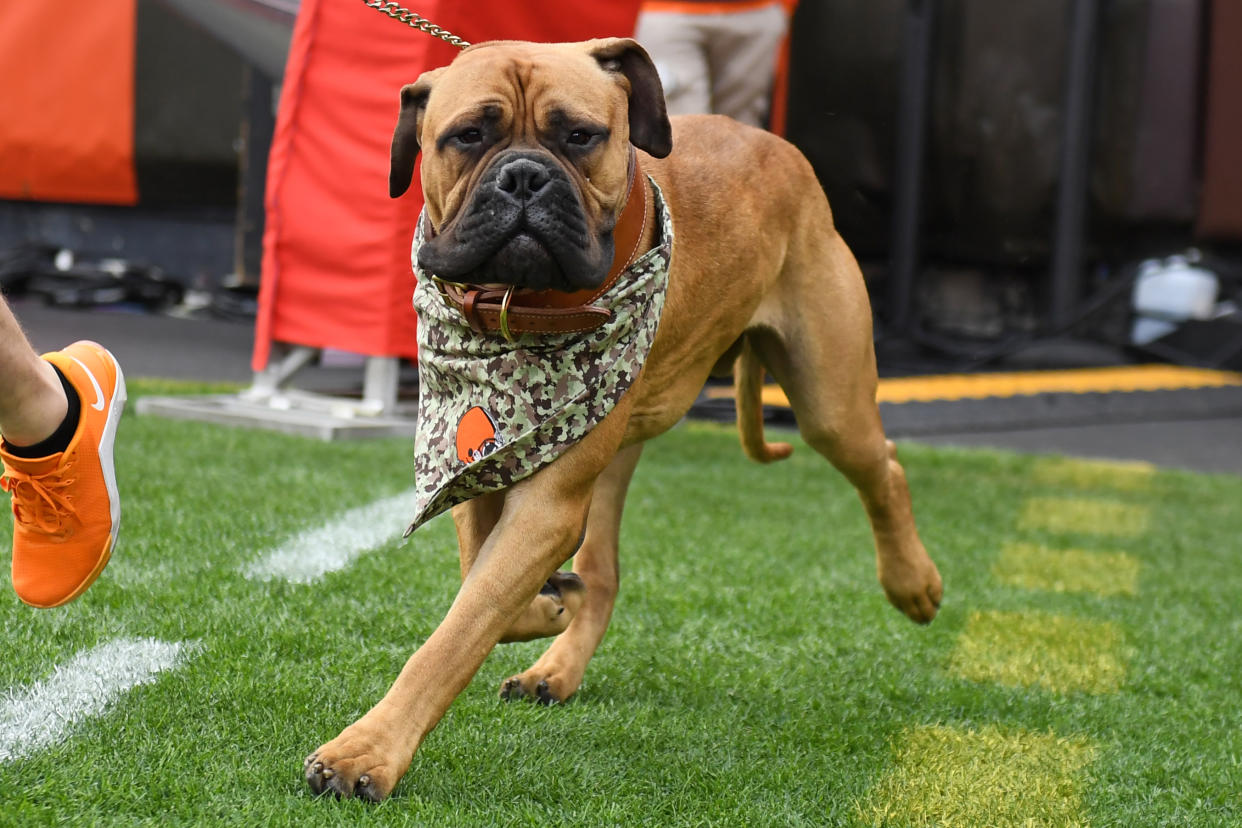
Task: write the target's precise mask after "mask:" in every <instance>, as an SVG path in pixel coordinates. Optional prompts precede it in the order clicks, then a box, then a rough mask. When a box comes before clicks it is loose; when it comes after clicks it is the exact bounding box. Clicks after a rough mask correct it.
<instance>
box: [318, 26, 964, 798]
mask: <svg viewBox="0 0 1242 828" xmlns="http://www.w3.org/2000/svg"><path fill="white" fill-rule="evenodd" d="M419 153H421V155H422V186H423V191H424V196H425V201H426V204H425V222H426V224H427V228H426V230H427V236H428V238H427V240H426V242H425V243H424V244H423V246H422V248H421V249H420V251H419V254H418V264H419V265H420V266H421V269H422V270H423V271H424V272H430V273H434V274H435V275H436V277H437V278H438V279H442V280H443V282H444V288H443V292H444V297H445V301H446V302H450V301H451V302H452V303H453V306H454V307H455V308H457V309H459V310H460V312H461V313H463V314H465V315H467V316H470V317H471V319H472V321H471V327H472V329H473V330H476V331H477V336H479V337H493V338H494V337H499V336H501V335H502V334H503V335H505V336H508V337H512V336H518V335H528V334H529V335H533V336H535V337H538V336H539V335H541V332H543V331H550V332H553V333H556V332H563V331H566V330H573V329H574V328H573V327H572V326H571V325H568V324H567V323H566V322H565V321H564V319H563V318H562V317H567V316H568V317H574V316H582V315H583V314H584V313H587V311H589V310H590V308H591V305H590V303H589V301H587V302H585V303H583V299H586V300H589V299H590V298H591V297H592V296H594V295H596V294H597V292H598V290H599V288H600V286H601V285H602V284H604V283H605V282H606V281H607V280H608V279H609V278H612V277H613V276H615V270H616V268H615V265H616V263H617V262H619V261H623V260H633V257H634V255H635V254H638V253H641V252H642V251H645V250H647V249H648V248H651V247H652V246H653V244H655V243H656V242H657V241H658V238H657V236H658V235H659V234H660V232H661V228H660V227H659V226H658V223H657V221H656V220H655V218H654V216H653V215H652V214H653V212H654V211H653V210H652V209H651V206H652V203H653V199H654V198H655V197H656V193H659V194H660V195H661V196H662V200H663V203H664V205H665V206H666V207H667V210H668V212H669V213H670V214H671V220H672V227H673V236H674V241H673V244H672V264H671V267H670V268H669V270H668V276H667V291H666V295H665V298H664V305H663V313H662V316H661V318H660V319H659V324H658V330H657V332H656V333H655V336H654V341H653V342H652V344H651V346H650V350H649V353H648V355H647V359H646V361H645V365H644V366H643V368H642V370H641V372H640V373H639V375H638V376H637V377H636V378H635V379H634V381H633V382H632V384H631V385H630V386H629V387H628V390H626V391H625V392H624V393H623V394H622V395H621V396H620V398H619V399H618V400H617V401H616V403H615V405H614V406H613V407H612V408H611V410H610V411H609V412H608V413H607V415H606V416H604V417H603V419H602V420H600V421H599V422H598V423H596V424H595V425H594V426H593V427H592V428H591V429H590V430H589V432H588V433H587V434H586V435H585V436H584V437H582V439H581V440H580V441H578V442H576V443H574V444H573V445H571V446H570V447H569V448H568V449H567V450H565V451H564V452H563V453H562V454H560V456H558V457H557V458H556V459H555V460H553V461H551V462H550V463H548V464H546V465H544V466H542V467H541V468H539V469H538V470H537V471H536V472H534V473H533V474H531V475H530V476H528V477H526V478H524V479H522V480H520V481H519V482H517V483H515V484H513V485H512V486H510V487H508V488H506V489H503V490H500V491H494V492H491V493H487V494H484V495H481V496H478V497H474V498H473V499H470V500H466V501H465V502H462V503H459V504H458V505H456V506H454V507H453V509H452V515H453V520H454V523H455V525H456V530H457V536H458V541H459V545H460V552H461V573H462V585H461V589H460V591H459V592H458V593H457V596H456V598H455V600H454V601H453V604H452V606H451V608H450V609H449V611H448V613H447V615H446V616H445V618H444V620H443V621H442V622H441V623H440V625H439V626H438V627H437V628H436V630H435V631H434V633H432V635H431V636H430V637H429V638H428V639H427V640H426V642H425V643H424V644H423V645H422V646H421V647H419V648H418V650H417V651H416V652H415V653H414V654H413V655H412V656H411V657H410V659H409V661H408V662H407V663H406V665H405V667H404V668H403V669H402V670H401V672H400V674H399V675H398V676H397V678H396V681H395V682H394V684H393V685H392V687H391V689H390V690H389V691H388V693H387V694H386V695H385V696H384V697H383V698H382V699H381V700H380V701H379V702H378V703H377V704H375V706H374V707H373V708H371V709H370V710H369V711H368V712H367V713H366V714H365V715H363V716H362V717H361V718H360V719H359V720H358V721H356V722H354V723H353V724H351V725H349V726H348V727H346V728H345V729H344V731H342V732H341V733H340V735H339V736H337V737H336V738H335V739H333V740H331V741H330V742H328V743H326V744H324V745H322V746H320V747H319V748H318V749H316V750H315V751H314V752H313V753H311V754H310V756H308V757H307V758H306V759H305V765H304V770H305V776H306V780H307V782H308V783H309V784H310V786H311V788H312V789H313V790H314V791H315V792H316V793H323V792H329V791H330V792H333V793H335V794H336V795H338V796H342V797H351V796H359V797H363V798H365V799H369V800H377V801H378V800H382V799H384V798H385V797H386V796H388V795H389V793H391V792H392V790H393V787H394V786H395V785H396V784H397V781H398V780H399V779H400V778H401V777H402V775H403V774H404V773H405V772H406V769H407V768H408V767H409V765H410V762H411V759H412V757H413V756H414V753H415V751H416V750H417V749H418V747H419V745H420V743H421V742H422V741H423V739H424V738H425V737H426V736H427V734H428V733H430V732H431V730H432V729H433V728H434V727H435V726H436V724H437V722H439V721H440V718H441V717H442V716H443V714H444V712H445V710H446V709H447V708H448V706H449V704H450V703H451V702H452V701H453V699H454V698H455V697H456V696H457V695H458V694H459V693H460V692H461V691H462V690H463V689H464V688H465V687H466V685H467V684H468V683H469V682H470V681H471V679H472V678H473V676H474V674H475V672H476V671H477V670H478V669H479V667H480V665H481V664H482V663H483V661H484V659H485V658H486V657H487V655H488V653H489V652H491V650H492V648H493V647H494V646H495V645H496V644H497V643H499V642H504V641H513V640H528V639H531V638H534V637H539V636H555V639H554V640H553V642H552V644H551V646H550V647H549V648H548V649H547V651H546V652H545V653H544V654H543V655H542V656H541V657H540V658H539V659H538V660H537V661H536V662H535V663H534V664H533V665H532V666H531V667H530V669H528V670H527V671H526V672H524V673H521V674H519V675H516V676H513V677H511V678H509V679H507V680H505V681H504V682H503V683H502V686H501V696H502V697H503V698H505V699H518V698H525V699H531V700H535V701H540V702H544V703H551V702H559V701H564V700H565V699H568V698H569V697H570V696H572V695H573V693H574V692H575V691H576V690H577V689H578V687H579V684H580V683H581V681H582V677H583V673H584V671H585V670H586V666H587V662H588V661H589V660H590V658H591V656H592V654H593V653H594V651H595V649H596V646H597V645H598V644H599V642H600V640H601V639H602V637H603V635H604V632H605V629H606V628H607V626H608V621H609V618H610V616H611V615H612V610H613V602H614V599H615V597H616V595H617V589H618V567H617V546H618V537H619V533H620V524H621V512H622V507H623V505H624V501H625V495H626V489H627V488H628V486H629V482H630V478H631V475H632V474H633V473H634V468H635V466H636V464H637V463H638V459H639V453H640V452H641V451H642V446H643V442H644V441H645V440H648V439H650V438H652V437H654V436H656V435H658V434H660V433H661V432H663V431H665V430H667V429H668V428H670V427H671V426H673V425H674V424H675V423H677V422H678V421H679V420H680V419H681V418H682V416H683V415H684V414H685V413H686V411H687V409H689V407H690V405H691V404H692V403H693V402H694V401H695V399H696V397H697V396H698V395H699V393H700V391H701V390H702V389H703V387H704V383H705V382H706V381H707V379H708V378H709V377H712V376H721V375H726V376H727V375H728V374H729V372H733V373H734V375H735V383H736V389H737V411H738V423H739V430H740V434H741V442H742V446H743V448H744V450H745V452H746V454H748V455H749V456H750V457H752V458H754V459H756V460H759V461H761V462H769V461H772V460H777V459H781V458H783V457H785V456H787V455H788V454H789V452H790V451H791V448H790V446H789V445H788V444H784V443H768V442H766V441H765V439H764V436H763V433H762V410H761V403H760V387H761V383H762V381H763V376H764V372H765V371H766V372H767V373H769V374H770V375H771V376H772V377H773V378H775V380H776V381H777V382H778V383H779V384H780V386H781V388H782V389H784V391H785V394H786V395H787V396H788V399H789V402H790V404H791V405H792V407H793V410H794V412H795V414H796V416H797V423H798V429H799V431H800V432H801V434H802V436H803V438H804V439H805V440H806V442H807V443H808V444H809V445H810V446H811V447H812V448H813V449H814V450H815V451H817V452H819V453H820V454H822V455H823V456H824V457H825V458H827V460H828V461H829V462H830V463H832V465H833V466H835V467H836V468H837V469H838V470H839V471H840V472H842V473H843V474H844V475H845V476H846V478H848V479H849V481H850V483H852V484H853V486H854V487H855V488H856V489H857V491H858V494H859V496H860V498H861V500H862V503H863V506H864V508H865V510H866V514H867V517H868V519H869V520H870V523H871V527H872V530H873V532H874V536H875V554H876V565H877V570H878V574H879V580H880V583H881V585H882V586H883V588H884V592H885V594H886V595H887V597H888V600H889V601H890V602H891V603H892V604H893V605H894V606H895V607H896V608H897V609H899V610H901V611H902V612H903V613H905V614H906V615H907V616H909V617H910V618H911V619H913V620H914V621H916V622H919V623H927V622H929V621H931V620H932V618H933V617H934V616H935V615H936V611H937V609H938V606H939V604H940V600H941V591H942V587H941V579H940V575H939V573H938V572H937V570H936V566H935V564H934V563H933V562H932V560H931V558H929V557H928V555H927V552H926V551H925V550H924V548H923V544H922V542H921V541H920V540H919V536H918V533H917V531H916V529H915V524H914V518H913V515H912V511H911V505H910V494H909V491H908V489H907V485H906V477H905V473H904V472H903V470H902V467H901V465H900V463H899V462H898V460H897V452H896V450H895V448H894V445H893V443H892V442H890V441H888V440H886V439H885V436H884V432H883V429H882V427H881V423H880V416H879V412H878V409H877V407H876V399H875V398H876V382H877V380H876V364H875V354H874V349H873V344H872V331H871V309H870V305H869V302H868V297H867V292H866V290H865V287H864V284H863V279H862V276H861V274H860V272H859V269H858V266H857V264H856V262H855V260H854V257H853V255H852V254H851V253H850V250H849V249H848V248H847V247H846V244H845V242H844V241H843V240H842V238H841V236H840V235H838V233H837V231H836V230H835V229H834V227H833V220H832V213H831V211H830V210H829V206H828V201H827V199H826V198H825V196H824V193H823V190H822V189H821V187H820V185H819V183H818V182H817V181H816V178H815V175H814V173H813V172H812V169H811V165H810V164H809V163H808V162H807V160H806V159H805V158H804V157H803V156H802V154H801V153H800V152H799V151H798V150H797V149H795V148H794V147H793V146H792V145H790V144H789V143H787V142H786V141H784V140H782V139H781V138H779V137H777V136H775V135H772V134H770V133H767V132H763V131H761V130H758V129H753V128H751V127H748V126H744V125H741V124H739V123H736V122H734V121H731V120H728V119H725V118H722V117H716V116H688V117H674V118H669V117H668V115H667V113H666V111H665V106H664V99H663V93H662V90H661V86H660V81H659V78H658V76H657V74H656V70H655V68H654V66H653V65H652V62H651V60H650V58H649V57H648V56H647V54H646V53H645V52H644V51H643V49H642V48H641V47H640V46H639V45H638V44H637V43H635V42H634V41H632V40H627V39H606V40H593V41H589V42H585V43H568V44H534V43H519V42H489V43H482V44H478V45H475V46H472V47H470V48H468V49H465V50H464V51H462V52H461V53H460V54H459V55H458V56H457V58H456V59H455V60H454V61H453V63H452V64H451V65H449V66H447V67H444V68H440V69H436V70H433V71H430V72H427V73H425V74H424V75H422V76H421V77H420V78H419V79H418V80H417V82H416V83H413V84H411V85H408V86H406V87H404V88H403V89H402V90H401V107H400V115H399V119H398V123H397V126H396V130H395V133H394V135H393V141H392V166H391V178H390V190H391V195H393V196H394V197H395V196H398V195H400V194H402V193H403V192H404V191H405V190H406V189H407V188H408V187H409V186H410V183H411V177H412V175H413V171H414V163H415V157H416V156H417V155H418V154H419ZM636 168H638V169H639V170H640V174H637V175H636V174H635V169H636ZM648 177H649V179H650V181H649V180H648ZM651 181H654V182H655V185H657V187H658V189H657V187H653V186H652V185H651V183H650V182H651ZM633 204H641V206H642V209H641V210H639V209H638V208H633V209H627V208H628V207H629V206H630V205H633ZM627 213H628V214H629V216H630V217H627V215H626V214H627ZM634 215H638V216H639V218H638V219H633V218H632V216H634ZM622 236H624V238H622ZM622 278H624V277H622ZM510 289H512V290H510ZM506 295H507V298H506ZM524 296H535V297H543V300H544V301H542V305H541V303H540V302H539V301H536V302H534V303H533V304H532V303H531V302H526V303H525V309H524V310H523V308H522V302H523V300H522V297H524ZM558 297H559V299H558ZM506 302H508V303H512V307H507V306H506V305H505V303H506ZM580 305H581V306H580ZM498 308H499V310H500V311H501V312H500V313H497V310H498ZM506 309H508V310H511V311H512V313H511V315H510V319H509V325H510V327H509V328H507V329H504V330H501V329H502V328H504V327H505V326H504V324H503V323H504V321H505V320H504V319H503V317H504V315H505V314H504V311H505V310H506ZM584 309H585V310H584ZM587 315H588V316H589V314H587ZM584 318H585V317H584ZM424 324H425V323H424ZM585 324H593V323H589V322H588V323H585ZM512 327H517V328H518V331H517V333H515V332H514V331H513V330H512ZM532 332H533V334H532ZM556 335H562V334H560V333H557V334H556ZM484 442H486V441H484ZM486 451H487V449H485V448H471V449H467V450H464V455H465V456H464V459H470V460H473V459H474V458H475V457H476V454H477V456H482V455H484V454H486ZM472 452H474V453H472ZM807 508H808V510H810V515H809V516H811V517H813V515H814V506H813V505H811V504H808V507H807ZM724 531H727V529H725V530H724ZM571 557H572V561H573V565H572V572H562V571H561V570H560V567H561V566H562V565H563V564H564V563H565V562H566V561H568V560H569V559H570V558H571Z"/></svg>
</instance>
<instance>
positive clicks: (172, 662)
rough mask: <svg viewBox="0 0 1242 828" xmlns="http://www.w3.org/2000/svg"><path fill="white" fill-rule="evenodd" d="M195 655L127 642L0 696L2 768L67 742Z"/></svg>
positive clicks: (146, 641) (177, 645) (172, 646)
mask: <svg viewBox="0 0 1242 828" xmlns="http://www.w3.org/2000/svg"><path fill="white" fill-rule="evenodd" d="M195 649H196V645H195V644H193V643H185V642H171V643H170V642H167V641H157V640H156V639H154V638H123V639H119V640H116V641H109V642H107V643H105V644H100V645H99V646H97V647H95V648H93V649H91V650H87V651H86V652H83V653H78V654H77V655H75V656H74V657H73V658H71V659H70V660H69V661H68V662H66V663H64V664H62V665H60V666H59V667H57V668H56V669H55V671H53V673H52V675H50V676H48V677H47V678H46V679H44V680H42V681H39V682H35V683H34V684H32V685H30V686H29V687H26V688H24V689H20V688H19V689H12V690H9V691H8V692H6V693H5V694H4V695H3V696H0V762H7V761H10V760H14V759H20V758H22V757H24V756H29V755H30V754H32V753H34V752H36V751H39V750H42V749H43V748H46V747H48V746H50V745H53V744H55V743H56V742H59V741H60V740H61V739H64V738H65V737H66V735H68V732H69V730H70V728H72V727H73V726H74V725H75V724H77V723H78V722H81V721H83V720H84V719H89V718H92V717H94V716H99V715H100V714H102V713H103V712H104V710H105V709H106V708H107V706H108V705H109V704H110V703H111V702H113V701H114V700H115V699H117V698H118V697H119V696H121V695H122V694H124V693H125V692H127V691H129V690H132V689H133V688H135V687H137V686H139V685H140V684H147V683H149V682H152V681H154V680H155V679H156V677H157V676H159V674H160V673H163V672H165V671H167V670H171V669H173V668H174V667H176V666H177V665H178V663H179V662H180V661H181V660H182V659H183V658H184V657H186V656H187V655H189V654H191V653H192V652H193V651H194V650H195Z"/></svg>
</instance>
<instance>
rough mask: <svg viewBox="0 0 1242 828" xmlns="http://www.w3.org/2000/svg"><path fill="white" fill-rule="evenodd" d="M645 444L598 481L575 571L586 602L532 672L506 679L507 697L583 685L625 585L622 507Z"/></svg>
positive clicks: (563, 694) (551, 693) (545, 696)
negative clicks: (622, 575)
mask: <svg viewBox="0 0 1242 828" xmlns="http://www.w3.org/2000/svg"><path fill="white" fill-rule="evenodd" d="M642 447H643V444H642V443H638V444H635V445H633V446H630V447H628V448H626V449H623V450H622V451H620V452H618V453H617V456H616V457H614V458H613V460H612V463H611V464H609V466H608V468H606V469H605V470H604V472H603V474H601V475H600V476H599V478H598V479H596V481H595V489H594V492H593V493H592V496H591V508H590V511H589V512H588V515H587V528H586V536H585V537H584V538H583V541H582V545H581V547H579V549H578V554H577V555H576V556H574V573H575V574H576V575H577V576H578V577H580V578H581V579H582V583H583V584H585V586H586V596H585V601H584V602H583V603H582V606H581V608H580V609H579V610H578V612H577V614H576V615H575V616H574V618H573V622H572V623H571V624H569V627H568V629H566V630H565V632H563V633H561V634H560V635H559V636H557V639H556V640H555V641H553V642H552V645H551V646H550V647H549V648H548V650H547V651H546V652H545V653H544V654H543V655H542V656H541V657H540V658H539V660H538V661H536V662H535V664H534V665H533V666H532V667H531V668H530V669H529V670H527V671H526V672H524V673H521V674H520V675H516V676H512V677H510V678H508V679H506V680H505V681H504V682H503V683H502V684H501V687H500V697H501V698H503V699H517V698H531V699H534V700H536V701H538V702H540V703H543V704H551V703H552V702H558V701H564V700H565V699H567V698H569V697H570V696H571V695H573V693H574V692H575V691H576V690H577V689H578V687H579V685H581V684H582V676H583V674H584V673H585V672H586V666H587V662H589V661H590V660H591V656H592V655H594V653H595V648H596V647H598V646H599V642H600V641H601V640H602V639H603V637H604V632H605V631H606V630H607V629H608V621H609V619H610V618H612V608H613V604H614V603H615V602H616V598H617V589H618V587H619V585H620V568H619V566H618V563H617V550H618V546H619V543H620V537H621V511H622V508H623V507H624V505H625V494H626V491H627V490H628V489H629V485H630V479H631V478H632V477H633V475H634V467H635V466H637V465H638V458H639V455H640V454H641V452H642Z"/></svg>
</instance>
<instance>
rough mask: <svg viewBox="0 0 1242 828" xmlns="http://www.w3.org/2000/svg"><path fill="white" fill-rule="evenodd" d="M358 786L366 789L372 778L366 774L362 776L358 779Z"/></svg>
mask: <svg viewBox="0 0 1242 828" xmlns="http://www.w3.org/2000/svg"><path fill="white" fill-rule="evenodd" d="M358 784H359V785H361V786H362V787H364V788H365V787H366V786H367V785H370V784H371V777H370V776H367V775H366V774H365V773H364V774H363V775H362V776H359V777H358Z"/></svg>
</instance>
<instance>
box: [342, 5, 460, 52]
mask: <svg viewBox="0 0 1242 828" xmlns="http://www.w3.org/2000/svg"><path fill="white" fill-rule="evenodd" d="M362 2H363V4H364V5H366V6H367V7H368V8H372V9H375V10H376V11H379V12H383V13H384V14H386V15H388V16H389V17H391V18H392V19H393V20H396V21H398V22H400V23H404V24H405V25H407V26H409V27H410V28H411V29H418V30H419V31H420V32H426V33H427V34H429V35H431V36H432V37H438V38H439V39H440V40H443V41H444V42H445V43H448V44H449V45H451V46H457V47H458V48H461V49H464V48H466V47H467V46H469V45H470V43H469V42H468V41H465V40H462V39H461V38H460V37H458V36H457V35H455V34H453V33H451V32H448V31H445V30H444V29H442V28H440V27H439V26H437V25H436V24H435V23H432V22H431V21H430V20H428V19H427V18H425V17H423V16H422V15H421V14H419V13H418V12H414V11H410V10H409V9H405V8H402V7H401V6H400V5H399V4H398V3H394V2H392V0H362Z"/></svg>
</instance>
